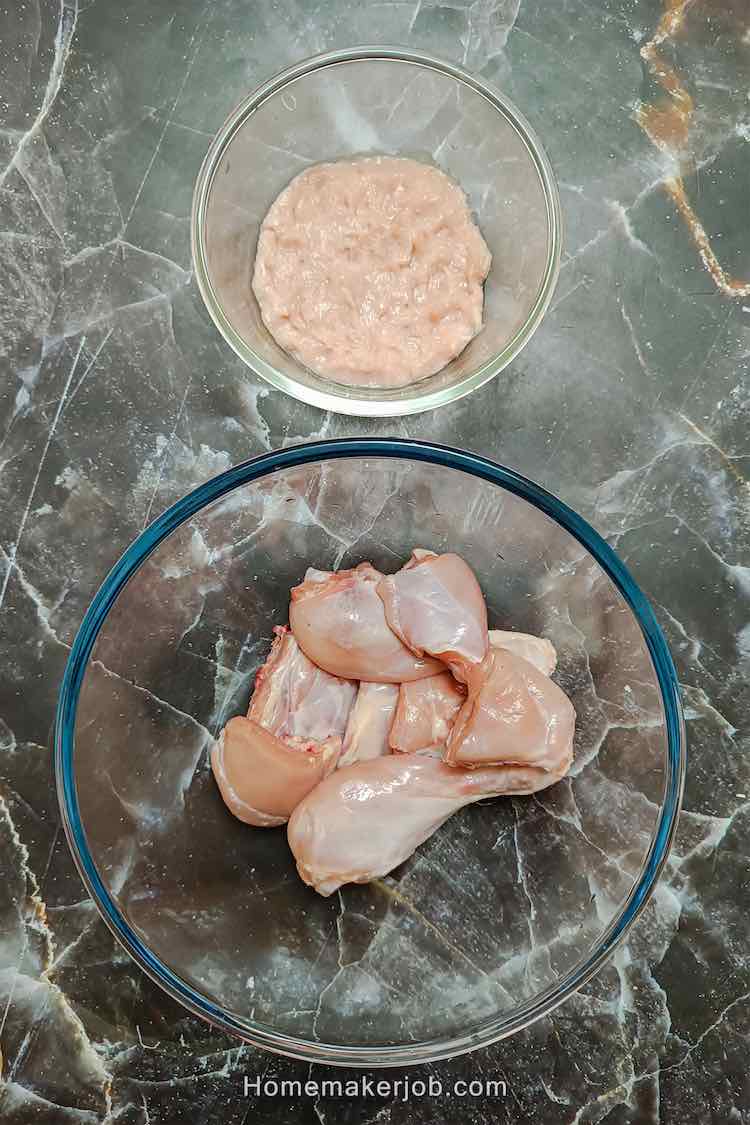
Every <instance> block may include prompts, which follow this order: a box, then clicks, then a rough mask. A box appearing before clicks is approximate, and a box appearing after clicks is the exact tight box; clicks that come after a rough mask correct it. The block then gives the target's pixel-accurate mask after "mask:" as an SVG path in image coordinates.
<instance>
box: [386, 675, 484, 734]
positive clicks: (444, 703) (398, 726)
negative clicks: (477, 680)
mask: <svg viewBox="0 0 750 1125" xmlns="http://www.w3.org/2000/svg"><path fill="white" fill-rule="evenodd" d="M465 700H466V692H465V691H463V690H462V689H461V687H459V685H458V684H457V683H456V681H455V680H454V678H453V676H452V675H451V674H450V672H441V673H440V674H439V675H437V676H429V677H428V678H427V679H426V680H417V681H416V682H415V683H412V684H402V685H401V687H400V689H399V694H398V707H397V708H396V717H395V718H394V720H393V726H392V727H391V737H390V743H391V749H392V750H394V751H396V752H397V753H400V754H416V753H418V752H419V751H422V750H442V748H443V747H444V746H445V743H446V741H447V739H448V735H449V734H450V731H451V727H452V726H453V720H454V719H455V717H456V715H457V714H458V712H459V710H460V708H461V706H462V705H463V703H464V702H465Z"/></svg>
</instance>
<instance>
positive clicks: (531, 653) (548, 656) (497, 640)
mask: <svg viewBox="0 0 750 1125" xmlns="http://www.w3.org/2000/svg"><path fill="white" fill-rule="evenodd" d="M490 645H491V646H492V647H493V648H504V649H505V650H506V652H512V653H515V655H516V656H522V657H523V659H524V660H528V662H529V664H533V665H534V667H535V668H538V669H539V671H540V672H543V673H544V675H545V676H551V675H552V673H553V672H554V670H555V668H556V667H557V652H556V651H555V646H554V645H553V644H552V642H551V641H548V640H547V639H546V638H545V637H534V636H532V634H531V633H512V632H505V631H504V630H503V629H490Z"/></svg>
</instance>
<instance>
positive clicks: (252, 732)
mask: <svg viewBox="0 0 750 1125" xmlns="http://www.w3.org/2000/svg"><path fill="white" fill-rule="evenodd" d="M340 752H341V738H340V737H338V736H336V737H334V738H328V739H325V740H324V741H323V742H313V741H311V740H309V739H300V738H294V737H291V738H290V739H289V740H288V741H284V742H282V741H281V739H280V738H277V737H276V736H275V735H274V734H271V732H270V731H267V730H265V729H264V728H263V727H261V726H259V725H258V723H256V722H253V720H252V719H246V718H245V717H244V716H241V715H239V716H237V717H236V718H234V719H230V720H229V722H228V723H227V725H226V726H225V727H224V730H223V731H222V732H221V734H220V735H219V738H218V739H217V741H216V743H215V744H214V746H213V748H212V750H211V769H212V770H213V774H214V777H215V779H216V783H217V785H218V786H219V789H220V791H221V795H222V798H223V799H224V804H225V805H226V806H227V808H228V809H229V811H230V812H231V813H234V815H235V816H236V817H237V818H238V820H242V821H244V822H245V824H254V825H256V827H258V828H272V827H274V826H275V825H279V824H285V823H286V822H287V820H288V819H289V817H290V815H291V813H292V812H293V811H294V809H295V808H296V806H297V805H298V804H299V802H300V801H301V800H302V799H303V797H306V796H307V794H308V793H309V792H310V791H311V789H313V788H314V787H315V786H316V785H317V784H318V782H319V781H322V779H323V778H324V777H326V776H327V774H329V773H330V772H331V770H333V769H335V768H336V762H337V761H338V757H339V754H340Z"/></svg>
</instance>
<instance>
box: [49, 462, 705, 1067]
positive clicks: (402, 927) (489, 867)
mask: <svg viewBox="0 0 750 1125" xmlns="http://www.w3.org/2000/svg"><path fill="white" fill-rule="evenodd" d="M413 545H419V546H422V547H429V548H432V549H434V550H436V551H443V550H454V551H458V552H460V553H461V554H462V555H463V556H464V557H465V558H466V559H467V560H468V562H469V563H470V564H471V566H472V567H473V568H474V570H475V571H476V573H477V575H478V576H479V579H480V581H481V583H482V586H483V588H484V591H485V594H486V597H487V602H488V606H489V611H490V618H491V623H492V625H493V626H502V627H504V628H508V627H511V628H516V629H521V630H525V631H528V632H533V633H543V634H544V635H546V636H548V637H549V638H550V639H551V640H552V641H553V642H554V644H555V645H556V647H557V649H558V653H559V657H560V665H559V673H558V674H559V680H560V682H561V683H562V685H563V686H564V687H565V689H566V691H568V692H569V694H570V695H571V697H572V698H573V701H574V703H575V705H576V709H577V713H578V730H577V736H576V753H575V764H574V767H573V770H572V774H571V776H570V778H569V779H566V780H564V781H563V782H561V783H560V784H558V785H556V786H555V787H554V788H552V789H550V790H548V791H546V792H544V793H542V794H539V795H538V796H537V797H535V798H522V799H515V800H510V799H507V800H504V799H499V800H494V801H488V802H486V803H484V804H482V805H478V806H473V807H471V808H468V809H465V810H464V811H463V812H462V813H459V814H458V815H457V816H455V817H453V819H452V820H450V821H449V822H448V823H447V824H446V825H445V826H444V827H443V828H442V829H441V830H440V831H439V832H438V833H436V835H435V836H433V837H432V839H431V840H429V841H428V842H427V843H426V844H425V845H424V846H423V847H421V848H420V849H419V852H418V853H417V854H416V855H415V856H414V857H413V858H412V859H411V860H409V861H408V862H407V863H406V864H404V865H403V866H402V867H401V868H400V869H398V870H397V871H396V872H394V873H393V874H392V876H390V877H388V878H387V879H384V880H381V881H379V882H377V883H376V884H372V885H369V886H364V887H346V888H344V889H343V891H342V892H341V893H340V894H339V895H334V896H333V897H332V898H330V899H323V898H320V897H319V896H318V895H316V894H315V893H314V892H313V891H311V890H310V889H309V888H307V887H305V886H304V885H303V884H302V883H301V882H300V881H299V879H298V878H297V876H296V874H295V871H294V865H293V862H292V859H291V856H290V854H289V852H288V849H287V846H286V842H285V838H284V832H283V829H274V830H260V829H251V828H248V827H246V826H244V825H242V824H240V823H239V822H238V821H236V820H234V819H233V818H232V817H231V816H230V815H229V814H228V813H227V811H226V809H225V808H224V806H223V805H222V803H221V800H220V798H219V795H218V792H217V789H216V787H215V785H214V783H213V780H212V777H211V774H210V772H209V769H208V763H207V747H208V745H209V742H210V739H211V737H212V736H213V735H214V734H215V733H216V731H217V730H218V729H219V728H220V727H221V726H222V724H223V723H224V722H225V720H226V719H227V718H228V717H229V716H230V715H232V714H235V713H238V712H240V711H242V710H243V709H244V707H245V706H246V704H247V699H248V695H249V692H250V685H251V681H252V675H253V672H254V670H255V669H256V668H257V667H258V665H259V663H260V662H262V660H263V658H264V656H265V653H266V651H267V649H268V646H269V643H270V639H271V628H272V626H273V625H274V624H275V623H277V622H283V621H284V620H285V619H286V611H287V603H288V596H289V588H290V586H292V585H294V584H295V583H296V582H298V581H299V580H300V578H301V577H302V574H303V573H304V571H305V569H306V567H307V566H308V565H310V564H312V565H314V566H316V567H321V568H334V567H339V566H349V565H352V564H354V563H357V562H360V561H361V560H362V559H371V560H372V561H373V562H374V563H375V564H376V565H377V566H380V567H381V568H383V569H386V570H392V569H395V568H396V567H397V566H398V564H399V562H400V561H401V560H402V559H403V558H404V557H405V556H406V555H407V554H408V552H409V550H410V549H411V547H412V546H413ZM56 765H57V777H58V786H59V794H60V801H61V805H62V810H63V817H64V821H65V827H66V830H67V833H68V838H69V841H70V845H71V847H72V849H73V853H74V855H75V857H76V860H77V862H78V865H79V868H80V871H81V875H82V877H83V879H84V881H85V883H86V885H87V886H88V888H89V890H90V892H91V894H92V895H93V897H94V899H95V900H96V902H97V904H98V906H99V908H100V910H101V912H102V915H103V917H104V919H105V921H106V922H107V924H108V925H109V926H110V927H111V929H112V930H113V932H114V933H115V934H116V936H117V937H118V938H119V939H120V941H121V942H122V943H123V945H124V946H125V947H126V948H127V949H128V950H129V952H130V953H131V954H132V956H133V957H134V958H135V959H136V960H137V961H138V963H139V964H140V965H141V966H142V967H143V969H144V970H145V971H146V972H147V973H148V974H149V975H150V976H151V977H152V978H153V979H154V980H155V981H157V982H158V983H159V984H160V985H161V986H162V987H163V988H164V989H166V991H167V992H169V993H170V994H171V995H172V996H174V997H175V998H176V999H178V1000H179V1001H180V1002H181V1003H182V1004H184V1005H185V1007H187V1008H189V1009H190V1010H191V1011H193V1012H195V1013H198V1014H199V1015H201V1016H204V1017H205V1018H207V1019H208V1020H210V1021H212V1022H213V1023H215V1024H216V1025H218V1026H220V1027H222V1028H224V1029H227V1030H229V1031H232V1032H234V1033H236V1034H237V1035H239V1036H241V1037H243V1038H244V1039H246V1040H249V1041H250V1042H252V1043H255V1044H257V1045H259V1046H262V1047H266V1048H269V1049H272V1050H276V1051H280V1052H284V1053H286V1054H290V1055H294V1056H297V1057H300V1058H304V1059H307V1060H317V1061H322V1062H329V1063H331V1062H332V1063H342V1064H348V1065H355V1066H356V1065H361V1066H385V1065H404V1064H408V1063H413V1062H420V1061H425V1060H428V1059H437V1058H445V1057H448V1056H451V1055H455V1054H458V1053H460V1052H462V1051H467V1050H470V1049H472V1048H474V1047H477V1046H480V1045H482V1044H486V1043H490V1042H492V1041H493V1040H496V1039H498V1038H500V1037H502V1036H506V1035H510V1034H512V1033H513V1032H514V1031H517V1030H518V1029H519V1028H522V1027H524V1026H526V1025H528V1024H529V1023H531V1022H532V1021H534V1020H535V1019H538V1018H539V1017H540V1016H541V1015H543V1014H545V1013H547V1012H549V1011H550V1010H551V1009H552V1008H554V1007H555V1006H556V1005H557V1004H559V1003H560V1002H561V1001H562V1000H564V999H565V998H566V997H567V996H569V995H570V993H571V992H573V991H574V990H575V989H577V988H579V987H580V986H581V985H582V984H584V983H585V982H586V981H588V980H589V978H590V977H591V976H592V974H593V973H594V972H596V970H597V969H598V968H599V967H600V966H601V964H602V962H603V961H604V960H605V959H606V957H607V956H608V955H609V954H610V953H611V951H612V950H613V948H614V946H615V945H616V943H617V942H618V941H619V939H620V938H621V937H622V936H623V934H624V933H625V932H626V931H627V929H628V928H629V926H630V925H631V924H632V922H633V921H634V919H635V918H636V917H637V916H638V914H639V912H640V910H641V909H642V908H643V906H644V904H645V902H646V900H647V898H648V896H649V894H650V892H651V891H652V889H653V887H654V883H655V881H656V879H657V877H658V874H659V871H660V869H661V867H662V865H663V863H664V860H665V858H666V855H667V852H668V849H669V845H670V841H671V838H672V834H673V831H674V827H675V823H676V818H677V814H678V807H679V802H680V794H681V788H682V781H683V774H684V766H685V756H684V737H683V727H682V720H681V713H680V705H679V699H678V689H677V681H676V678H675V673H674V668H673V666H672V662H671V659H670V656H669V652H668V650H667V647H666V644H665V642H664V638H663V636H662V634H661V632H660V630H659V628H658V626H657V624H656V622H655V620H654V616H653V614H652V611H651V609H650V607H649V605H648V603H647V602H646V600H645V599H644V597H643V595H642V594H641V593H640V591H639V590H638V588H637V587H636V585H635V583H634V582H633V579H632V578H631V577H630V575H629V574H628V572H627V570H626V568H625V567H624V566H623V564H622V563H621V562H620V561H619V560H618V558H617V557H616V556H615V554H614V553H613V552H612V551H611V550H610V548H609V547H608V546H607V545H606V544H605V543H604V541H603V540H602V539H601V538H600V537H599V536H598V535H597V534H596V532H594V531H593V529H592V528H591V527H589V526H588V524H586V523H585V521H584V520H582V519H581V518H580V517H579V516H577V515H576V514H575V513H574V512H573V511H571V510H570V509H569V508H567V507H566V506H565V505H564V504H562V503H561V502H560V501H559V500H557V499H555V498H554V497H553V496H551V495H550V494H549V493H547V492H545V491H543V490H542V489H541V488H539V487H538V486H536V485H534V484H532V483H531V482H530V481H528V480H525V479H524V478H522V477H519V476H518V475H516V474H515V473H513V472H511V471H510V470H508V469H504V468H501V467H500V466H498V465H495V464H493V463H492V462H490V461H486V460H483V459H482V458H480V457H476V456H473V455H471V454H467V453H460V452H458V451H456V450H450V449H445V448H441V447H439V446H434V445H427V444H422V443H418V442H409V441H381V440H377V441H375V440H370V441H364V440H362V441H360V440H352V441H331V442H317V443H314V444H311V445H306V446H302V447H299V448H294V449H286V450H284V451H283V452H278V453H270V454H267V455H264V456H263V457H259V458H256V459H255V460H252V461H248V462H246V463H245V464H243V465H239V466H237V467H236V468H234V469H230V470H229V471H228V472H226V473H223V474H221V476H218V477H216V478H214V479H213V480H211V481H209V482H208V483H206V484H204V485H202V486H201V487H200V488H198V489H196V490H195V491H194V492H191V493H190V494H189V495H188V496H186V497H184V499H182V500H180V502H179V503H177V504H175V505H174V506H173V507H172V508H170V509H169V510H168V511H166V512H165V513H164V514H163V515H162V516H160V517H159V518H158V519H157V520H156V521H155V522H154V523H153V524H152V525H151V526H150V527H149V528H148V529H147V530H146V531H144V533H143V534H142V535H141V536H140V538H139V539H138V540H136V542H135V543H133V545H132V546H131V547H130V548H129V549H128V550H127V551H126V552H125V554H124V555H123V557H122V559H121V560H120V561H119V563H118V564H117V565H116V566H115V568H114V569H113V570H112V572H111V573H110V575H109V576H108V578H107V579H106V581H105V582H104V585H103V586H102V588H101V590H100V591H99V593H98V594H97V596H96V598H95V599H94V602H93V603H92V605H91V608H90V609H89V611H88V613H87V615H86V618H85V620H84V622H83V624H82V626H81V629H80V632H79V634H78V636H77V637H76V640H75V644H74V646H73V649H72V652H71V655H70V660H69V663H68V667H67V669H66V673H65V679H64V682H63V686H62V692H61V696H60V704H59V711H58V717H57V732H56Z"/></svg>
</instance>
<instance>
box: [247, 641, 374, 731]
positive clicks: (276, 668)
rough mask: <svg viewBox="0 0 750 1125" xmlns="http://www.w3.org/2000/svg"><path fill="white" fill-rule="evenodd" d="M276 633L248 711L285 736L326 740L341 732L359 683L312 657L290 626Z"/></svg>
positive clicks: (250, 717) (258, 677)
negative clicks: (333, 673)
mask: <svg viewBox="0 0 750 1125" xmlns="http://www.w3.org/2000/svg"><path fill="white" fill-rule="evenodd" d="M274 633H275V634H276V636H275V637H274V642H273V645H272V646H271V654H270V656H269V657H268V660H267V661H266V663H265V664H264V666H263V667H262V668H261V669H260V670H259V672H258V674H257V675H256V677H255V691H254V692H253V698H252V699H251V701H250V710H249V711H248V713H247V717H248V718H249V719H253V720H254V721H255V722H256V723H258V724H259V725H260V726H262V727H265V728H266V730H270V731H271V732H272V733H273V734H275V735H277V737H278V738H282V739H284V740H287V739H288V738H290V737H292V738H306V739H314V740H315V741H316V742H322V741H323V740H324V739H326V738H329V737H330V736H331V735H343V733H344V731H345V730H346V724H347V720H348V718H349V712H350V711H351V709H352V706H353V704H354V700H355V697H356V695H357V685H356V684H353V683H352V682H351V680H342V679H340V678H339V677H338V676H331V675H329V673H328V672H324V671H323V669H322V668H318V667H317V666H316V665H315V664H313V662H312V661H311V660H308V658H307V657H306V656H305V654H304V652H303V651H302V650H301V648H300V647H299V645H298V644H297V642H296V640H295V639H294V636H293V635H292V633H290V631H289V629H288V628H287V627H286V626H283V625H279V626H277V627H276V628H275V629H274Z"/></svg>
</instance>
